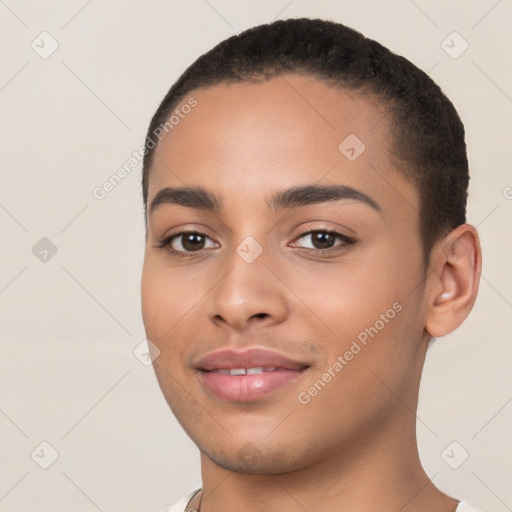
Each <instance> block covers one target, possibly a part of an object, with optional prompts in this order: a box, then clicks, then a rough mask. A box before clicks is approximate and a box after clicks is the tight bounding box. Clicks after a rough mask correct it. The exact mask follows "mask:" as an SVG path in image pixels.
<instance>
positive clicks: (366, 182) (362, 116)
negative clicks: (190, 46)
mask: <svg viewBox="0 0 512 512" xmlns="http://www.w3.org/2000/svg"><path fill="white" fill-rule="evenodd" d="M191 97H193V99H194V100H195V102H197V104H196V106H195V107H194V108H193V109H186V110H187V111H188V113H187V114H186V115H183V114H182V115H181V116H179V122H178V123H177V124H175V125H173V127H172V129H171V130H169V133H168V134H165V135H164V136H163V138H162V139H161V141H160V143H159V144H158V146H157V148H156V150H155V155H154V161H153V167H152V171H151V176H150V180H149V193H148V199H149V200H150V199H151V197H153V196H154V195H155V194H156V193H157V192H158V190H160V189H161V188H163V187H165V186H183V185H197V184H200V185H203V186H205V187H208V188H210V189H211V190H212V191H216V192H218V195H220V196H222V195H224V193H228V192H229V191H231V190H234V189H237V191H238V192H240V191H241V190H242V189H243V190H244V191H245V192H247V193H250V192H252V196H254V195H257V194H263V195H265V197H267V196H268V194H267V193H268V192H269V191H270V190H271V189H280V188H285V187H289V186H290V184H291V183H293V184H311V183H318V182H321V183H328V184H342V185H345V186H350V187H353V188H357V189H364V190H365V191H366V192H367V193H368V194H369V195H371V194H374V195H376V196H377V197H382V195H385V196H388V198H389V199H390V200H393V199H394V200H395V201H396V200H397V199H399V198H398V197H397V191H398V196H404V195H407V196H408V197H407V199H406V202H411V201H412V202H413V203H414V202H417V198H416V197H415V195H416V191H415V190H414V189H413V187H412V186H411V185H410V184H409V183H408V182H405V181H404V180H403V179H402V177H401V176H400V175H399V174H398V173H396V172H395V171H394V169H393V166H392V164H391V162H390V156H389V155H390V153H389V141H388V133H389V126H388V116H387V112H386V111H385V109H384V108H383V107H382V106H380V105H379V104H378V103H377V101H375V100H374V99H373V98H372V97H367V96H363V95H362V94H360V93H357V92H354V91H347V90H343V89H340V88H339V87H335V86H330V85H328V84H326V83H325V82H322V81H319V80H316V79H315V78H313V77H307V76H301V75H295V74H289V75H283V76H281V77H279V78H276V79H272V80H268V81H266V82H262V83H256V84H254V83H247V82H242V83H236V84H219V85H216V86H213V87H210V88H207V89H199V90H196V91H193V92H192V93H191V94H190V95H189V96H187V97H186V98H184V100H182V103H181V104H180V105H184V104H185V103H187V102H188V101H189V100H190V98H191ZM180 105H179V106H178V107H177V110H178V111H179V110H180V108H181V106H180ZM248 195H249V194H248ZM247 198H248V199H250V198H249V197H247ZM402 201H403V197H402Z"/></svg>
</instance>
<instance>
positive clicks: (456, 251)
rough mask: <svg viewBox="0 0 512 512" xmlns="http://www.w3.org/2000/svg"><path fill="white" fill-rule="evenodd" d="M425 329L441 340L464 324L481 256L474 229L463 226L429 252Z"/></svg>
mask: <svg viewBox="0 0 512 512" xmlns="http://www.w3.org/2000/svg"><path fill="white" fill-rule="evenodd" d="M431 261H432V263H431V272H430V274H429V277H428V280H429V281H430V282H429V286H428V287H427V289H428V290H429V292H428V295H427V297H426V299H427V301H428V303H427V313H426V319H425V329H426V330H427V332H428V333H429V334H430V335H431V336H433V337H436V338H438V337H440V336H445V335H446V334H448V333H450V332H452V331H454V330H455V329H456V328H457V327H459V325H460V324H462V322H463V321H464V320H465V318H466V317H467V316H468V314H469V312H470V311H471V309H472V307H473V304H474V303H475V300H476V295H477V292H478V285H479V282H480V271H481V265H482V255H481V249H480V242H479V238H478V233H477V231H476V229H475V228H474V227H473V226H471V225H469V224H463V225H461V226H459V227H457V228H456V229H454V230H453V231H451V232H450V233H449V234H448V235H446V236H445V237H444V238H443V240H441V241H440V242H439V243H438V244H437V245H436V247H435V248H434V249H433V250H432V255H431Z"/></svg>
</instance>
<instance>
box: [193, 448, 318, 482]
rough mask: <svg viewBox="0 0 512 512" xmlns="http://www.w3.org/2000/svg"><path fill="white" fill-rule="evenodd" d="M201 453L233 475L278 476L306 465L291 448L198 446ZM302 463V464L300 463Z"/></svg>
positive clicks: (295, 450)
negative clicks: (233, 473)
mask: <svg viewBox="0 0 512 512" xmlns="http://www.w3.org/2000/svg"><path fill="white" fill-rule="evenodd" d="M199 449H200V450H201V453H202V454H203V455H204V456H205V457H207V458H208V459H210V460H211V461H212V462H213V463H214V464H216V465H217V466H219V467H221V468H223V469H226V470H228V471H232V472H235V473H245V474H254V475H278V474H282V473H287V472H289V471H295V470H298V469H300V468H302V467H305V466H307V465H308V464H307V463H306V462H305V461H303V460H302V459H303V455H304V454H301V453H300V452H298V451H297V449H296V446H295V449H294V448H293V446H286V447H285V446H282V444H281V445H280V446H268V445H266V446H265V447H261V449H260V448H258V446H256V444H254V443H252V442H250V441H249V442H247V443H246V444H245V445H244V446H243V447H242V448H241V449H240V450H238V451H235V450H233V446H232V445H231V446H230V447H229V449H226V450H222V449H220V448H219V446H216V447H215V448H213V449H204V448H203V447H201V446H199ZM301 462H302V463H301Z"/></svg>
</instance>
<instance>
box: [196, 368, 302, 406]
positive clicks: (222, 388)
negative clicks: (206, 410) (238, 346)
mask: <svg viewBox="0 0 512 512" xmlns="http://www.w3.org/2000/svg"><path fill="white" fill-rule="evenodd" d="M303 373H304V370H285V369H277V370H274V371H273V372H263V373H258V374H256V375H224V374H223V373H217V372H207V371H200V373H199V374H200V380H201V382H202V384H203V385H204V387H205V388H206V389H207V390H208V391H210V392H211V393H212V394H214V395H215V396H217V397H219V398H223V399H224V400H231V401H234V402H254V401H256V400H259V399H260V398H263V397H265V396H266V395H268V394H270V393H272V392H273V391H276V390H277V389H279V388H281V387H282V386H284V385H286V384H289V383H290V382H294V381H296V380H297V379H298V378H299V377H300V376H301V375H302V374H303Z"/></svg>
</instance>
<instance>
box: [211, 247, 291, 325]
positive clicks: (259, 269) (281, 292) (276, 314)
mask: <svg viewBox="0 0 512 512" xmlns="http://www.w3.org/2000/svg"><path fill="white" fill-rule="evenodd" d="M267 263H268V261H267V258H265V256H264V255H263V254H262V255H261V256H260V257H259V258H258V259H257V260H256V261H253V262H251V263H248V262H247V261H245V260H244V259H243V258H242V257H240V255H239V254H238V253H237V252H235V251H233V254H232V255H230V257H229V258H227V261H225V265H226V266H225V269H226V270H224V271H223V272H222V274H223V277H222V278H221V279H220V281H219V282H218V284H217V285H216V286H215V287H214V288H213V290H212V291H211V293H210V294H208V304H207V314H208V317H209V319H210V321H212V322H213V323H214V324H215V325H216V326H217V327H222V328H225V329H231V330H236V331H244V330H247V329H249V328H251V327H252V328H254V327H256V326H259V327H264V326H265V327H270V326H272V325H276V324H279V323H281V322H283V321H284V320H285V319H286V317H287V315H288V310H289V307H288V302H287V297H286V289H285V287H284V286H283V284H282V283H281V282H280V281H279V279H277V278H276V275H275V273H274V272H272V271H271V270H270V269H269V268H268V267H267Z"/></svg>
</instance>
